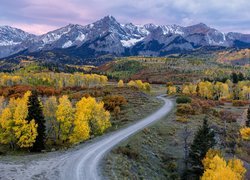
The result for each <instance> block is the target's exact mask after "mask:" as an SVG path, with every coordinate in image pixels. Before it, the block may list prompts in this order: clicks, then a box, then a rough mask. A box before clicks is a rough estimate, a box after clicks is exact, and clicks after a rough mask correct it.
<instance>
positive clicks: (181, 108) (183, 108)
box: [176, 104, 195, 116]
mask: <svg viewBox="0 0 250 180" xmlns="http://www.w3.org/2000/svg"><path fill="white" fill-rule="evenodd" d="M176 114H177V115H178V116H183V115H194V114H195V111H194V109H193V107H192V106H191V105H190V104H179V105H178V106H177V110H176Z"/></svg>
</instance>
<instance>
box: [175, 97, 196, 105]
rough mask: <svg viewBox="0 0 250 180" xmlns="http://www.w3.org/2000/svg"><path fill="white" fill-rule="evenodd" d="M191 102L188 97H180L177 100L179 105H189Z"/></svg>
mask: <svg viewBox="0 0 250 180" xmlns="http://www.w3.org/2000/svg"><path fill="white" fill-rule="evenodd" d="M191 101H192V99H191V98H190V97H187V96H180V97H178V98H177V99H176V103H177V104H187V103H191Z"/></svg>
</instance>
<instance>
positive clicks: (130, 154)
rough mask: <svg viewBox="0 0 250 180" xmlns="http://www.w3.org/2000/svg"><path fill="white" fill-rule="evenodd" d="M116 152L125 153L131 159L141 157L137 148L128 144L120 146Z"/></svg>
mask: <svg viewBox="0 0 250 180" xmlns="http://www.w3.org/2000/svg"><path fill="white" fill-rule="evenodd" d="M115 152H116V153H117V154H123V155H125V156H127V157H128V158H130V159H134V160H137V159H138V158H139V153H138V151H137V150H135V149H133V148H131V147H130V145H127V146H125V147H118V148H117V149H116V150H115Z"/></svg>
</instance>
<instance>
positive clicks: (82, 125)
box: [0, 91, 111, 151]
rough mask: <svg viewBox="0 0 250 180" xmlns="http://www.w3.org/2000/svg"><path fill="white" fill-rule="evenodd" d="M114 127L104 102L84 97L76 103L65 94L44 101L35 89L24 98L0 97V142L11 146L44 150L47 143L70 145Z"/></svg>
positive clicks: (13, 147)
mask: <svg viewBox="0 0 250 180" xmlns="http://www.w3.org/2000/svg"><path fill="white" fill-rule="evenodd" d="M110 126H111V123H110V113H109V112H108V111H106V110H105V108H104V103H103V102H97V101H96V99H95V98H92V97H83V98H82V99H81V100H80V101H78V102H76V104H75V105H73V104H72V102H71V101H70V100H69V98H68V96H66V95H64V96H62V97H60V98H59V99H57V98H56V97H54V96H51V97H49V98H48V99H47V100H45V101H44V103H42V102H41V100H39V98H38V96H37V94H36V92H32V93H31V92H30V91H28V92H27V93H25V95H24V96H23V97H22V98H17V99H15V98H10V99H9V101H6V100H5V99H4V98H3V97H0V143H1V144H9V145H10V147H11V148H12V149H16V148H28V149H33V150H34V151H40V150H42V149H44V147H45V145H46V143H49V142H52V143H53V144H54V145H70V144H75V143H79V142H82V141H85V140H87V139H89V138H90V136H91V135H100V134H102V133H103V132H104V131H105V130H106V129H107V128H109V127H110Z"/></svg>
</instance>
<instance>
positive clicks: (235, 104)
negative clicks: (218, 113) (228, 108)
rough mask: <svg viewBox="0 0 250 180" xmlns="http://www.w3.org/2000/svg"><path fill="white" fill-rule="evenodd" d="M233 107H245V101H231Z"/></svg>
mask: <svg viewBox="0 0 250 180" xmlns="http://www.w3.org/2000/svg"><path fill="white" fill-rule="evenodd" d="M232 104H233V106H237V107H239V106H246V105H247V104H248V103H247V102H246V101H242V100H233V101H232Z"/></svg>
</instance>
